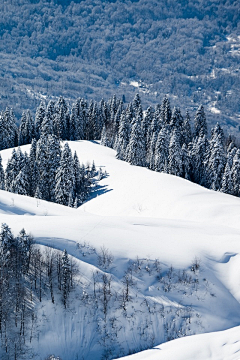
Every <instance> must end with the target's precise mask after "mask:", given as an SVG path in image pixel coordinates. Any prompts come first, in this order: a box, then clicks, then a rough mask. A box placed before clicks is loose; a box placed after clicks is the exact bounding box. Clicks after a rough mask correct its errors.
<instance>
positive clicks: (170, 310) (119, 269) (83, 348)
mask: <svg viewBox="0 0 240 360" xmlns="http://www.w3.org/2000/svg"><path fill="white" fill-rule="evenodd" d="M69 144H70V147H71V149H72V151H75V150H76V152H77V154H78V157H79V159H80V161H81V162H84V163H86V162H87V161H89V162H92V160H94V161H95V164H96V166H97V168H98V167H101V168H102V169H103V171H105V170H106V172H107V176H106V177H105V178H104V179H103V180H101V181H100V182H99V187H98V188H97V189H96V191H95V192H94V193H93V195H92V198H91V199H90V200H89V201H87V202H86V203H84V204H83V205H82V206H81V207H79V208H78V209H72V208H68V207H64V206H62V205H57V204H53V203H48V202H45V201H43V200H38V199H34V198H29V197H25V196H21V195H16V194H12V193H7V192H5V191H0V220H1V223H3V222H5V223H7V224H8V225H9V226H10V227H11V229H12V231H13V232H14V233H15V234H17V233H18V232H19V231H20V230H21V229H22V227H24V228H25V230H26V231H27V232H31V233H32V235H33V236H34V238H35V240H36V242H37V243H38V244H42V245H47V246H51V247H53V248H56V249H59V250H63V249H66V250H67V251H68V253H69V254H71V255H72V256H74V257H75V258H76V261H77V263H78V265H79V268H80V274H81V275H80V278H81V280H79V281H80V285H81V286H80V287H81V290H77V292H78V295H76V296H77V298H80V297H81V298H82V289H84V291H85V290H86V289H87V290H86V291H87V292H88V293H90V290H88V289H90V287H91V286H92V283H93V272H94V271H95V270H96V269H97V267H98V269H97V270H98V271H99V272H100V273H102V271H105V272H106V273H107V274H111V276H112V291H113V293H114V294H115V297H116V299H120V295H119V294H121V291H122V287H123V284H124V279H125V278H124V276H125V272H126V271H128V270H129V268H131V272H132V274H133V280H134V281H133V283H134V285H132V288H131V302H129V304H128V305H127V311H126V312H125V315H126V316H125V320H122V310H121V307H122V303H121V304H120V303H118V307H117V305H116V302H114V304H115V305H114V306H116V308H115V310H114V312H115V315H116V322H117V325H116V326H115V325H114V323H113V322H112V323H111V322H109V323H108V328H107V330H108V335H109V333H111V326H112V333H114V332H116V338H115V340H114V339H112V340H111V341H110V340H109V344H108V347H107V350H108V356H109V357H111V356H112V357H116V356H121V355H123V354H124V355H126V354H127V353H128V352H129V353H131V352H134V351H139V350H142V349H145V348H147V347H152V346H156V345H158V344H159V343H160V342H164V341H166V340H167V339H171V338H174V337H177V336H183V335H192V334H195V333H204V332H212V331H220V330H222V332H220V333H218V332H217V333H213V334H211V336H208V335H198V336H195V337H194V338H193V339H196V340H194V343H195V342H196V344H197V345H196V347H194V349H192V348H191V347H190V345H189V344H192V342H193V340H191V338H189V337H187V338H184V339H178V340H174V341H173V342H169V343H167V344H164V345H160V346H159V347H158V348H159V349H161V351H159V350H149V351H147V352H144V353H143V354H139V355H134V356H133V359H135V356H136V359H138V356H139V359H142V358H144V359H145V358H148V357H149V358H150V359H155V358H159V359H161V358H162V359H168V358H169V359H170V358H176V359H185V360H188V359H189V360H190V359H192V358H193V357H195V358H196V359H214V360H215V359H238V358H239V357H238V356H239V355H238V353H237V351H239V348H240V347H239V345H238V344H239V343H237V342H236V343H234V341H232V338H233V337H236V341H237V335H236V334H237V333H239V331H240V330H239V328H235V329H232V330H226V329H228V328H232V327H234V326H237V325H239V324H240V304H239V302H240V276H239V274H240V240H239V239H240V223H239V214H240V199H238V198H235V197H233V196H230V195H225V194H222V193H217V192H213V191H210V190H207V189H205V188H202V187H200V186H198V185H196V184H193V183H190V182H188V181H186V180H183V179H181V178H178V177H175V176H171V175H166V174H160V173H155V172H153V171H150V170H148V169H146V168H140V167H135V166H131V165H129V164H128V163H125V162H122V161H119V160H117V159H115V152H114V151H113V150H111V149H109V148H105V147H103V146H101V145H99V144H98V143H96V142H94V141H93V142H87V141H76V142H69ZM28 149H29V147H28V146H24V147H23V150H24V151H28ZM10 155H11V149H7V150H4V151H1V156H2V159H3V164H4V166H6V163H7V159H8V158H9V157H10ZM102 249H105V250H106V249H107V251H108V253H109V254H110V253H111V254H112V256H113V257H114V259H113V260H112V262H111V265H110V266H109V267H108V268H105V269H103V268H101V266H99V264H98V260H97V259H98V255H97V254H101V251H102ZM156 259H158V262H156ZM196 263H197V264H198V265H199V267H194V266H195V265H196ZM158 264H159V265H158ZM118 295H119V297H118ZM77 298H74V296H72V298H71V299H72V302H71V304H70V307H69V309H68V310H64V309H63V308H61V307H59V306H58V307H57V306H56V305H52V304H49V303H48V302H47V301H46V302H45V303H43V304H41V306H40V304H37V307H38V309H39V316H38V318H39V328H40V329H41V334H42V335H41V336H39V337H38V340H37V339H35V340H34V342H33V344H34V350H35V351H36V353H37V354H39V358H40V359H44V358H45V357H46V356H47V355H49V354H55V355H58V356H61V357H62V358H63V359H66V360H68V359H69V360H70V359H71V360H72V359H81V358H82V357H83V358H84V359H97V358H99V359H100V358H101V356H102V353H101V349H103V348H104V346H105V344H103V343H100V344H99V328H101V321H100V320H99V318H100V315H99V313H97V310H96V309H94V310H93V309H92V310H91V311H90V310H89V308H86V307H84V306H83V301H80V302H78V301H77V300H76V299H77ZM111 301H112V303H113V298H111ZM117 301H119V300H117ZM112 303H111V304H112ZM84 304H85V303H84ZM131 309H132V310H131ZM110 313H111V310H110ZM113 317H114V316H113V313H111V319H113ZM44 319H45V320H46V321H45V322H44ZM147 319H148V321H147ZM109 321H110V320H109ZM170 322H172V323H171V324H170ZM174 323H175V324H176V326H175V327H174V326H173V324H174ZM111 324H112V325H111ZM121 327H122V328H124V331H123V330H121V329H120V328H121ZM102 328H103V327H102ZM102 328H101V329H102ZM101 331H102V330H100V332H101ZM97 334H98V335H97ZM101 336H102V339H103V338H104V334H103V332H102V333H101ZM230 340H231V341H232V342H231V341H230ZM114 341H115V342H116V343H117V346H116V347H115V345H114V344H115V343H114ZM224 343H226V344H229V346H225V347H223V348H224V351H223V350H222V346H223V344H224ZM111 346H112V352H111V351H110V349H109V348H111ZM179 346H180V347H181V349H182V350H181V351H182V354H181V356H182V357H180V355H179V356H178V354H179V353H178V350H176V349H178V348H179ZM115 348H116V349H117V352H114V351H115ZM198 348H199V349H200V348H201V352H200V351H197V349H198ZM195 351H196V353H197V356H198V357H197V356H196V355H195ZM109 354H110V355H109ZM111 354H112V355H111ZM162 354H164V355H162ZM165 354H166V355H165ZM183 354H185V355H183ZM105 355H106V354H105ZM160 356H161V357H160ZM221 356H222V357H221ZM106 358H107V355H106ZM130 358H131V357H130Z"/></svg>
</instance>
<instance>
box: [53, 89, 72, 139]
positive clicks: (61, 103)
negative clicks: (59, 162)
mask: <svg viewBox="0 0 240 360" xmlns="http://www.w3.org/2000/svg"><path fill="white" fill-rule="evenodd" d="M55 109H56V110H55V115H54V118H53V130H54V135H56V136H57V137H58V138H59V139H62V140H66V139H68V138H69V115H68V107H67V104H66V101H65V100H64V98H63V97H62V96H60V97H59V99H58V101H57V103H56V105H55Z"/></svg>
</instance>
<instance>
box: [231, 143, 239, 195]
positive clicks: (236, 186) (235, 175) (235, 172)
mask: <svg viewBox="0 0 240 360" xmlns="http://www.w3.org/2000/svg"><path fill="white" fill-rule="evenodd" d="M232 179H233V195H235V196H240V188H239V184H240V149H238V150H237V152H236V154H235V156H234V158H233V166H232Z"/></svg>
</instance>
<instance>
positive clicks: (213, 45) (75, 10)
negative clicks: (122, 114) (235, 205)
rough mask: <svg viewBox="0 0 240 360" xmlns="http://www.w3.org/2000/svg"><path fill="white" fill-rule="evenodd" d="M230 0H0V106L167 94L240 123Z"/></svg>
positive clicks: (235, 14)
mask: <svg viewBox="0 0 240 360" xmlns="http://www.w3.org/2000/svg"><path fill="white" fill-rule="evenodd" d="M239 11H240V10H239V3H238V1H233V0H229V1H223V0H221V1H208V0H203V1H193V0H189V1H181V2H178V1H176V0H163V1H161V2H159V1H156V0H148V1H146V0H140V1H123V0H122V1H100V0H95V1H89V0H85V1H79V0H75V1H68V0H67V1H63V0H52V1H48V0H40V1H38V0H11V1H9V0H3V1H1V4H0V13H1V19H0V36H1V41H0V55H1V70H0V74H1V75H0V79H1V89H0V96H1V100H0V107H1V109H4V108H5V107H6V106H7V105H8V106H12V107H14V109H15V111H16V115H17V116H18V117H20V113H21V111H22V109H23V108H25V109H27V108H30V109H32V110H35V109H36V106H37V104H38V103H39V99H40V98H43V97H45V98H47V100H49V99H50V98H52V97H55V96H59V95H63V96H65V97H66V98H68V99H69V100H72V99H76V98H77V97H79V96H81V97H83V96H84V97H86V98H89V97H91V98H93V97H94V98H95V100H98V101H99V100H100V99H101V97H103V96H104V97H105V98H106V97H108V96H109V97H110V96H112V95H113V94H114V93H115V94H116V95H117V96H118V97H121V96H122V95H123V94H125V96H124V97H125V99H126V101H127V102H128V101H130V99H132V97H133V95H134V93H135V91H136V87H137V90H138V91H139V92H141V96H142V101H143V105H144V107H147V105H149V104H150V103H152V102H156V103H158V102H159V101H160V99H162V98H163V96H164V95H165V94H171V95H170V100H171V103H172V104H173V105H175V103H176V104H179V103H180V102H184V104H185V106H186V107H187V108H188V109H189V111H190V113H191V111H193V112H195V111H196V109H197V106H198V105H197V104H199V103H202V104H203V105H205V109H206V112H207V115H208V118H209V120H210V123H211V125H213V123H216V121H217V120H219V118H220V122H221V124H223V125H225V126H228V128H230V129H231V131H232V132H235V131H237V130H238V123H239V111H240V100H239V96H238V89H239V86H240V80H239V65H238V63H239V56H240V38H239V34H240V26H239V24H238V19H239V16H240V13H239Z"/></svg>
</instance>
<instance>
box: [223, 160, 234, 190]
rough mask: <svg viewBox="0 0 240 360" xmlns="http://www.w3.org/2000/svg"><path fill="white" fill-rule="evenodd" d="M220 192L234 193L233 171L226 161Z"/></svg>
mask: <svg viewBox="0 0 240 360" xmlns="http://www.w3.org/2000/svg"><path fill="white" fill-rule="evenodd" d="M220 190H221V192H223V193H225V194H230V195H234V189H233V173H232V170H231V168H230V166H229V163H228V162H227V163H226V166H225V169H224V173H223V177H222V186H221V189H220Z"/></svg>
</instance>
